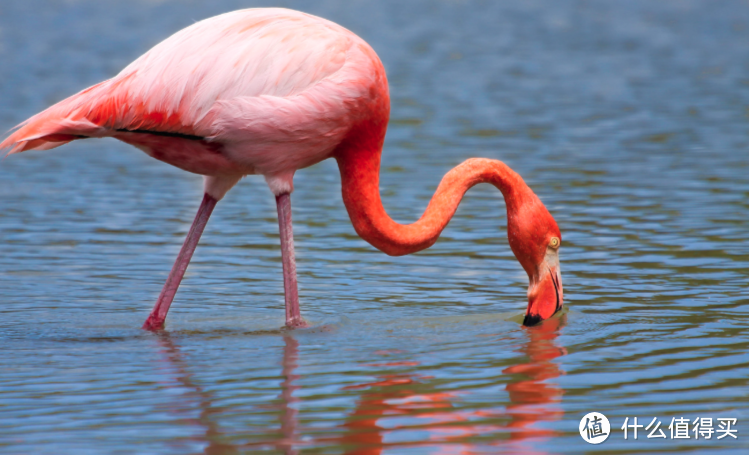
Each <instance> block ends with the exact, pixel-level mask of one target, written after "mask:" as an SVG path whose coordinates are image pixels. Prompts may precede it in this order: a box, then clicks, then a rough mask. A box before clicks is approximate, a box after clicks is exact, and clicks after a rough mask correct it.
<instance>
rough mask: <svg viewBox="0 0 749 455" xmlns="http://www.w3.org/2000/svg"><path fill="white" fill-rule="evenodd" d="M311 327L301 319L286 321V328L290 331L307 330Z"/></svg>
mask: <svg viewBox="0 0 749 455" xmlns="http://www.w3.org/2000/svg"><path fill="white" fill-rule="evenodd" d="M309 326H310V325H309V324H308V323H307V321H305V320H304V319H302V318H301V317H299V318H293V319H288V320H287V321H286V328H289V329H306V328H307V327H309Z"/></svg>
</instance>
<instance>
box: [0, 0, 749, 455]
mask: <svg viewBox="0 0 749 455" xmlns="http://www.w3.org/2000/svg"><path fill="white" fill-rule="evenodd" d="M271 3H272V2H271ZM274 4H276V5H282V6H288V7H292V8H295V9H300V10H303V11H307V12H310V13H313V14H317V15H320V16H323V17H326V18H328V19H331V20H333V21H336V22H338V23H340V24H342V25H344V26H345V27H347V28H349V29H351V30H353V31H354V32H356V33H357V34H359V35H360V36H362V37H363V38H364V39H365V40H367V41H368V42H369V43H370V44H371V45H372V46H373V47H374V49H375V50H376V51H377V52H378V54H379V55H380V57H381V58H382V60H383V62H384V64H385V67H386V69H387V71H388V77H389V80H390V85H391V97H392V113H391V122H390V126H389V130H388V136H387V139H386V146H385V151H384V153H383V173H382V179H381V191H382V197H383V201H384V204H385V206H386V208H387V210H388V212H389V213H390V214H391V215H392V216H393V217H394V218H395V219H397V220H399V221H402V222H410V221H413V220H416V219H417V218H418V216H420V214H421V212H422V211H423V209H424V207H425V206H426V203H427V201H428V200H429V198H430V196H431V194H432V193H433V192H434V190H435V188H436V185H437V183H438V182H439V179H440V177H441V176H442V175H443V174H444V173H445V172H447V171H448V170H449V169H450V168H451V167H453V166H455V165H457V164H458V163H460V162H461V161H462V160H464V159H467V158H469V157H473V156H483V157H489V158H495V159H501V160H503V161H505V162H506V163H507V164H509V165H510V166H511V167H513V168H514V169H515V170H517V171H518V172H519V173H520V174H521V175H523V177H524V178H525V179H526V181H527V182H528V183H529V184H530V186H531V187H532V188H533V189H534V191H535V192H536V193H537V194H538V195H539V196H540V197H541V199H542V200H543V201H544V203H545V204H546V206H547V207H548V208H549V210H550V211H551V213H552V214H553V215H554V217H555V218H556V220H557V221H558V223H559V225H560V228H561V230H562V233H563V239H564V240H563V242H564V243H563V247H562V249H561V260H562V271H563V272H562V273H563V278H564V290H565V305H566V307H567V310H566V311H565V313H564V314H563V315H562V316H561V317H559V318H555V319H553V320H551V321H548V322H546V323H544V324H542V325H541V326H540V327H536V328H531V329H528V328H523V327H522V326H521V325H520V321H521V319H522V318H521V315H522V314H523V311H524V309H525V305H526V298H525V290H526V287H527V277H526V275H525V272H524V271H523V270H522V268H521V267H520V266H519V265H518V264H517V262H516V260H515V259H514V257H513V255H512V253H511V251H510V249H509V247H508V245H507V240H506V233H505V227H506V220H505V215H504V203H503V201H502V199H501V195H500V194H499V193H498V192H497V191H496V190H495V189H494V188H492V187H490V186H488V185H486V186H480V187H476V188H474V189H473V190H471V191H470V192H469V193H468V194H467V196H466V199H465V200H464V202H463V203H462V205H461V206H460V208H459V210H458V212H457V214H456V216H455V218H454V219H453V220H452V221H451V223H450V225H449V226H448V228H447V229H446V230H445V232H444V234H443V236H442V237H441V239H440V241H439V242H438V243H437V244H436V245H435V246H433V247H432V248H430V249H429V250H426V251H424V252H422V253H418V254H416V255H412V256H407V257H400V258H392V257H388V256H385V255H384V254H382V253H380V252H379V251H377V250H375V249H374V248H373V247H371V246H370V245H368V244H367V243H366V242H364V241H363V240H361V239H360V238H358V237H357V236H356V233H355V232H354V230H353V228H352V226H351V224H350V222H349V221H348V217H347V215H346V212H345V209H344V207H343V204H342V202H341V199H340V179H339V177H338V171H337V169H336V166H335V163H333V162H323V163H321V164H319V165H316V166H314V167H312V168H309V169H306V170H303V171H300V172H299V173H297V176H296V180H295V188H296V191H295V193H294V195H293V197H292V200H293V210H294V211H293V216H294V223H295V225H294V229H295V239H296V250H297V258H298V271H299V280H300V295H301V300H302V311H303V314H304V316H305V317H306V318H307V319H308V320H309V321H310V322H311V323H312V324H313V328H311V329H305V330H299V331H294V332H289V331H284V330H280V329H279V327H281V326H282V325H283V315H284V313H283V292H282V290H283V285H282V277H281V263H280V251H279V248H278V244H279V240H278V232H277V224H276V223H277V221H276V212H275V204H274V199H273V197H272V195H271V193H270V192H269V191H268V189H267V187H266V186H265V183H264V182H263V180H262V178H253V177H250V178H247V179H245V180H243V181H242V182H240V184H239V185H238V186H237V187H236V188H234V189H233V190H232V191H231V192H230V193H229V194H228V195H227V197H226V198H225V199H224V200H222V201H221V202H220V203H219V205H218V206H217V208H216V211H215V212H214V215H213V216H212V218H211V220H210V222H209V224H208V227H207V229H206V232H205V234H204V236H203V239H202V241H201V244H200V246H199V248H198V250H197V252H196V255H195V257H194V258H193V261H192V264H191V266H190V268H189V269H188V272H187V275H186V277H185V280H184V281H183V283H182V286H181V287H180V291H179V293H178V294H177V298H176V300H175V303H174V305H173V307H172V310H171V312H170V315H169V318H168V320H167V330H166V331H165V332H163V333H160V334H152V333H148V332H144V331H142V330H140V329H139V327H140V325H141V324H142V322H143V320H144V319H145V318H146V316H147V314H148V312H149V310H150V308H151V306H152V304H153V302H154V301H155V299H156V297H157V296H158V293H159V291H160V290H161V286H162V285H163V282H164V280H165V279H166V276H167V274H168V272H169V269H170V267H171V265H172V262H173V260H174V258H175V256H176V254H177V251H178V250H179V247H180V245H181V243H182V240H183V238H184V236H185V234H186V232H187V230H188V229H189V225H190V222H191V221H192V218H193V216H194V213H195V210H196V209H197V206H198V204H199V202H200V199H201V189H202V182H201V178H200V177H199V176H195V175H191V174H187V173H184V172H182V171H180V170H177V169H175V168H172V167H170V166H168V165H166V164H163V163H161V162H158V161H155V160H153V159H151V158H149V157H147V156H146V155H145V154H143V153H141V152H139V151H137V150H136V149H134V148H131V147H129V146H126V145H125V144H121V143H118V142H116V141H114V140H91V141H77V142H74V143H72V144H70V145H67V146H65V147H62V148H60V149H56V150H53V151H48V152H29V153H25V154H22V155H14V156H12V157H9V158H7V159H5V160H4V161H3V162H2V163H0V301H1V302H2V304H0V348H2V349H0V453H9V454H25V453H34V454H62V453H66V454H67V453H71V454H87V453H92V454H101V453H149V454H185V453H210V454H234V453H257V452H263V453H266V452H267V453H279V454H293V453H299V454H301V453H314V454H344V453H345V454H380V453H382V454H432V453H434V454H453V453H455V454H457V453H574V454H577V453H581V452H606V453H612V452H614V453H643V452H648V453H649V452H680V451H692V452H695V451H696V452H702V453H745V452H746V450H747V448H749V442H747V441H749V404H748V402H747V391H748V390H749V387H748V386H749V384H747V383H748V382H749V381H748V379H747V378H749V356H747V349H749V330H748V328H749V290H748V288H747V285H748V284H749V242H748V241H747V239H748V238H749V228H747V223H746V220H747V219H749V202H747V201H748V200H749V198H748V197H749V155H747V146H748V145H749V119H748V118H747V112H748V109H749V108H748V106H749V25H747V24H749V4H747V3H745V2H738V1H734V2H714V1H707V0H705V1H659V2H651V1H628V2H616V1H598V2H583V1H580V2H572V1H569V2H555V1H551V0H549V1H540V0H539V1H524V2H480V1H447V0H431V1H426V0H424V1H416V0H410V1H408V2H403V1H401V2H395V1H389V0H388V1H385V0H380V1H378V2H364V1H346V2H344V1H332V0H331V1H325V2H311V1H308V2H304V1H287V2H278V3H274ZM256 5H260V3H258V2H251V1H213V2H198V1H173V0H164V1H146V0H140V1H137V0H136V1H131V2H114V1H94V0H75V1H73V0H71V1H66V2H52V1H41V0H29V1H25V2H5V3H3V4H1V5H0V61H1V62H2V64H0V129H2V130H7V129H9V128H11V127H12V126H14V125H16V124H17V123H19V122H21V121H23V120H24V119H26V118H27V117H29V116H30V115H32V114H34V113H36V112H38V111H39V110H41V109H43V108H45V107H46V106H48V105H49V104H51V103H54V102H55V101H58V100H60V99H62V98H64V97H65V96H67V95H69V94H72V93H74V92H76V91H78V90H81V89H83V88H85V87H87V86H89V85H92V84H94V83H96V82H99V81H100V80H103V79H105V78H107V77H111V76H112V75H114V74H116V73H117V72H118V71H119V70H120V69H121V68H122V67H124V66H125V65H126V64H127V63H129V62H130V61H132V60H133V59H134V58H136V57H137V56H138V55H140V54H141V53H143V52H145V51H146V50H147V49H148V48H149V47H150V46H152V45H154V44H156V43H157V42H159V41H160V40H162V39H164V38H165V37H167V36H168V35H170V34H171V33H173V32H175V31H177V30H179V29H181V28H182V27H185V26H187V25H189V24H191V23H193V22H194V21H196V20H199V19H202V18H205V17H209V16H211V15H214V14H218V13H221V12H225V11H230V10H233V9H237V8H240V7H246V6H256ZM263 5H269V3H264V4H263ZM591 411H598V412H601V413H603V414H605V415H606V416H607V417H608V419H609V420H610V422H611V435H610V436H609V438H608V439H607V440H606V442H604V443H603V444H600V445H589V444H587V443H586V442H585V441H583V439H582V438H581V437H580V434H579V433H578V424H579V422H580V419H581V418H582V417H583V416H584V415H585V414H586V413H588V412H591ZM627 417H629V421H630V422H632V419H633V418H634V417H638V419H639V421H640V423H643V422H644V424H645V425H647V424H648V423H649V422H650V421H651V419H652V418H653V417H657V418H658V419H659V420H660V421H661V423H662V425H661V429H663V430H664V433H665V434H666V436H667V438H666V439H665V440H663V439H660V440H658V439H648V438H647V437H646V433H643V429H641V430H640V435H639V438H638V439H637V440H634V439H633V437H632V434H631V433H630V434H629V437H628V439H627V440H625V439H624V435H623V432H622V430H621V429H620V427H621V426H622V423H623V422H624V420H625V418H627ZM680 417H684V418H688V419H690V420H694V419H695V418H697V417H709V418H713V419H718V418H735V419H737V423H736V425H735V428H737V429H738V438H737V439H733V438H732V437H723V438H722V439H720V440H718V439H716V438H717V436H718V434H716V435H714V436H713V437H712V438H711V439H710V440H704V439H703V438H700V439H698V440H695V439H694V434H692V433H690V435H691V438H690V439H672V438H671V437H670V433H669V430H668V425H669V424H670V423H671V420H672V418H675V419H678V418H680ZM714 427H715V428H716V429H717V428H718V422H717V420H715V421H714ZM630 431H631V430H630Z"/></svg>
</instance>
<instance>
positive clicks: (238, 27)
mask: <svg viewBox="0 0 749 455" xmlns="http://www.w3.org/2000/svg"><path fill="white" fill-rule="evenodd" d="M389 113H390V99H389V95H388V86H387V79H386V76H385V70H384V68H383V66H382V63H381V62H380V60H379V58H378V57H377V54H375V52H374V51H373V50H372V48H371V47H370V46H369V45H368V44H367V43H365V42H364V41H363V40H362V39H361V38H359V37H357V36H356V35H354V34H353V33H351V32H350V31H348V30H346V29H344V28H343V27H341V26H339V25H336V24H334V23H332V22H329V21H327V20H324V19H321V18H318V17H315V16H311V15H308V14H304V13H300V12H296V11H290V10H285V9H278V8H270V9H248V10H243V11H236V12H233V13H227V14H223V15H221V16H217V17H214V18H211V19H206V20H204V21H201V22H198V23H196V24H194V25H192V26H190V27H187V28H186V29H184V30H182V31H180V32H177V33H176V34H174V35H172V36H171V37H169V38H167V39H166V40H164V41H163V42H162V43H160V44H158V45H157V46H155V47H154V48H153V49H151V50H150V51H148V52H146V53H145V54H144V55H143V56H142V57H140V58H138V59H137V60H135V61H134V62H133V63H132V64H130V65H128V66H127V67H126V68H125V69H124V70H122V72H120V74H118V75H117V76H115V77H113V78H112V79H109V80H107V81H104V82H102V83H100V84H97V85H94V86H93V87H90V88H88V89H86V90H83V91H82V92H80V93H78V94H76V95H73V96H71V97H70V98H67V99H65V100H63V101H61V102H59V103H57V104H55V105H54V106H52V107H50V108H49V109H47V110H45V111H43V112H41V113H39V114H37V115H35V116H33V117H31V118H30V119H28V120H27V121H26V122H24V123H23V124H21V125H19V127H18V128H17V130H16V131H15V132H14V133H13V134H11V135H10V137H8V138H7V139H6V140H5V141H3V142H2V143H0V148H8V147H10V148H11V151H10V153H18V152H23V151H26V150H34V149H36V150H47V149H51V148H54V147H57V146H60V145H62V144H65V143H67V142H70V141H73V140H76V139H83V138H90V137H106V136H111V137H114V138H117V139H119V140H121V141H124V142H127V143H129V144H132V145H134V146H136V147H138V148H140V149H141V150H143V151H145V152H146V153H148V154H149V155H151V156H152V157H154V158H156V159H159V160H161V161H164V162H167V163H169V164H172V165H174V166H177V167H179V168H181V169H184V170H187V171H190V172H194V173H197V174H201V175H204V176H205V179H204V182H205V195H204V197H203V202H202V203H201V205H200V208H199V209H198V213H197V215H196V217H195V221H194V222H193V225H192V227H191V229H190V232H189V233H188V235H187V238H186V239H185V243H184V245H183V246H182V249H181V250H180V253H179V255H178V257H177V260H176V261H175V264H174V267H173V268H172V271H171V272H170V274H169V277H168V278H167V281H166V283H165V284H164V288H163V289H162V291H161V294H160V295H159V298H158V299H157V301H156V305H155V306H154V308H153V310H152V312H151V314H150V316H149V317H148V319H147V320H146V323H145V324H144V328H146V329H150V330H157V329H160V328H162V327H164V320H165V318H166V315H167V312H168V311H169V307H170V305H171V303H172V301H173V299H174V296H175V294H176V292H177V289H178V287H179V284H180V281H181V280H182V277H183V276H184V273H185V270H186V269H187V266H188V264H189V262H190V258H191V257H192V254H193V252H194V251H195V248H196V247H197V244H198V241H199V239H200V236H201V234H202V232H203V230H204V228H205V226H206V223H207V222H208V219H209V218H210V216H211V213H212V211H213V209H214V207H215V206H216V203H217V202H218V201H219V200H220V199H221V198H222V197H223V196H224V195H225V194H226V192H227V191H228V190H229V189H231V187H232V186H234V185H235V184H236V183H237V182H238V181H239V179H241V178H242V177H243V176H245V175H249V174H261V175H263V176H264V177H265V179H266V181H267V183H268V186H269V187H270V189H271V191H272V192H273V194H274V195H275V196H276V204H277V209H278V220H279V231H280V238H281V253H282V261H283V274H284V295H285V304H286V325H287V326H289V327H303V326H305V325H306V322H305V321H304V320H303V319H302V317H301V313H300V310H299V299H298V295H297V283H296V263H295V256H294V243H293V233H292V220H291V199H290V197H291V193H292V191H293V189H294V186H293V177H294V173H295V172H296V171H297V170H298V169H301V168H304V167H307V166H310V165H312V164H315V163H317V162H319V161H322V160H323V159H326V158H329V157H334V158H335V159H336V161H337V162H338V166H339V169H340V172H341V187H342V193H343V202H344V204H345V205H346V209H347V210H348V213H349V216H350V218H351V221H352V222H353V224H354V228H355V229H356V232H357V233H358V234H359V235H360V236H361V237H362V238H364V239H365V240H367V241H368V242H369V243H371V244H372V245H374V246H375V247H377V248H379V249H380V250H382V251H384V252H386V253H387V254H392V255H401V254H409V253H413V252H416V251H419V250H422V249H424V248H428V247H429V246H431V245H433V244H434V242H436V241H437V238H438V237H439V235H440V233H441V232H442V230H443V229H444V228H445V226H446V225H447V222H448V221H449V220H450V218H451V217H452V216H453V214H454V213H455V211H456V209H457V207H458V204H459V203H460V200H461V199H462V197H463V195H464V193H465V192H466V191H467V190H468V189H469V188H471V187H472V186H473V185H476V184H478V183H482V182H487V183H491V184H493V185H494V186H496V187H497V188H498V189H499V190H500V191H502V193H503V195H504V196H505V200H506V202H507V204H506V207H507V215H508V237H509V241H510V246H511V247H512V250H513V252H514V253H515V256H516V257H517V258H518V260H519V261H520V263H521V265H522V266H523V268H524V269H525V270H526V272H527V273H528V277H529V279H530V285H529V288H528V309H527V312H526V319H525V323H528V324H533V323H536V322H538V321H539V320H541V319H545V318H548V317H550V316H551V315H552V314H554V313H555V312H557V311H559V310H560V309H561V308H562V302H563V290H562V281H561V272H560V268H559V258H558V254H557V250H558V248H559V245H560V243H561V233H560V232H559V228H558V226H557V225H556V222H555V221H554V219H553V218H552V217H551V215H550V214H549V213H548V211H547V210H546V208H545V207H544V205H543V204H542V203H541V201H540V200H539V199H538V197H537V196H536V195H535V194H534V193H533V191H531V189H530V188H528V186H527V185H526V184H525V182H524V181H523V179H522V178H521V177H520V176H519V175H518V174H517V173H515V172H514V171H512V170H511V169H510V168H509V167H508V166H507V165H505V164H504V163H501V162H499V161H495V160H487V159H471V160H468V161H466V162H464V163H463V164H461V165H459V166H457V167H456V168H454V169H452V170H451V171H450V172H448V173H447V174H446V175H445V177H444V178H443V179H442V182H441V183H440V185H439V187H438V188H437V191H436V193H435V195H434V196H433V198H432V200H431V202H430V203H429V206H428V207H427V210H426V212H425V213H424V215H423V216H422V217H421V218H420V219H419V220H418V221H416V222H415V223H413V224H410V225H401V224H398V223H396V222H395V221H393V220H392V219H391V218H390V217H389V216H388V215H387V213H386V212H385V209H384V208H383V206H382V202H381V200H380V193H379V172H380V156H381V152H382V145H383V142H384V138H385V130H386V128H387V122H388V117H389Z"/></svg>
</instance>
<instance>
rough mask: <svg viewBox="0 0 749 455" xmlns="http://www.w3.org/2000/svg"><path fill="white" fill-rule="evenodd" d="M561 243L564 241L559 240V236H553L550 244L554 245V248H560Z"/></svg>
mask: <svg viewBox="0 0 749 455" xmlns="http://www.w3.org/2000/svg"><path fill="white" fill-rule="evenodd" d="M561 243H562V241H561V240H559V237H552V238H551V240H550V241H549V246H550V247H552V248H554V249H557V248H559V245H560V244H561Z"/></svg>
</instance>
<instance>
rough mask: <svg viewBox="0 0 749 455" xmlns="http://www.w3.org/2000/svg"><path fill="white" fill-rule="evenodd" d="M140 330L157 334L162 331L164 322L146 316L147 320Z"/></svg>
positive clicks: (154, 317)
mask: <svg viewBox="0 0 749 455" xmlns="http://www.w3.org/2000/svg"><path fill="white" fill-rule="evenodd" d="M141 328H142V329H143V330H148V331H150V332H158V331H159V330H164V320H163V319H159V318H158V317H156V316H154V315H150V316H148V319H146V322H144V323H143V327H141Z"/></svg>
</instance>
